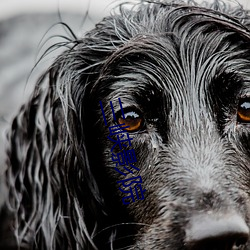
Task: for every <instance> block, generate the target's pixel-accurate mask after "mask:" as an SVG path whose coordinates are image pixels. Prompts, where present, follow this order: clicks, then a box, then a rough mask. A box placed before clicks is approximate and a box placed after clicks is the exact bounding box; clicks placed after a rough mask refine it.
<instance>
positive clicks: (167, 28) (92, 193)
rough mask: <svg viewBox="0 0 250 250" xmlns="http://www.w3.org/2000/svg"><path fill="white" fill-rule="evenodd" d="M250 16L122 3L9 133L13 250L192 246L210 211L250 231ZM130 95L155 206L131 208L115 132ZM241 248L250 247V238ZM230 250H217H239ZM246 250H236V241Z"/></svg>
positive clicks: (221, 9) (76, 45)
mask: <svg viewBox="0 0 250 250" xmlns="http://www.w3.org/2000/svg"><path fill="white" fill-rule="evenodd" d="M249 27H250V18H249V16H248V12H246V11H244V10H243V9H242V8H241V7H240V6H239V7H234V8H232V7H230V6H229V5H227V4H224V3H222V2H219V1H214V3H212V4H210V5H208V4H205V5H203V7H197V6H196V4H195V3H194V2H193V1H188V2H182V1H175V2H173V3H159V2H155V3H153V2H151V3H149V2H142V3H140V4H137V5H135V6H133V7H132V8H131V7H130V9H128V8H126V6H121V7H120V8H119V10H118V11H117V12H115V13H114V14H113V15H112V16H110V17H107V18H105V19H104V20H103V21H102V22H100V23H99V24H97V25H96V28H95V29H93V30H92V31H90V32H89V33H87V34H86V35H85V36H84V37H83V38H76V39H75V40H73V41H71V42H70V43H69V44H68V46H69V48H68V49H67V50H66V51H65V52H64V53H63V54H62V55H61V56H59V57H58V58H57V59H56V60H55V62H54V64H53V65H52V66H51V67H50V68H49V69H48V71H47V72H46V73H45V74H44V75H43V76H42V77H41V79H40V80H39V81H38V83H37V85H36V89H35V91H34V93H33V95H32V98H31V99H30V101H28V102H27V103H26V104H25V105H24V106H23V107H22V108H21V110H20V113H19V114H18V115H17V116H16V118H15V119H14V121H13V124H12V128H11V130H10V133H9V142H10V147H9V150H8V160H7V164H8V170H7V172H6V180H7V186H8V190H9V195H8V197H9V199H8V201H6V205H5V207H4V208H3V209H2V211H3V212H2V217H1V218H2V221H3V220H5V224H4V223H3V222H2V231H3V232H2V233H1V235H2V241H1V244H2V246H3V249H7V248H8V247H9V248H11V247H13V249H17V247H16V246H19V248H20V249H44V250H45V249H84V250H87V249H101V250H105V249H128V250H132V249H145V250H153V249H157V250H173V249H174V250H176V249H180V250H182V249H205V248H204V246H198V247H196V248H195V247H194V248H192V247H190V246H189V238H188V236H189V235H188V232H189V231H188V228H190V224H191V223H192V218H194V216H196V215H200V214H207V215H209V214H222V215H224V214H232V215H234V214H237V215H238V216H240V217H241V218H242V219H243V220H244V223H246V225H250V207H249V205H250V204H249V203H250V202H249V201H250V193H249V190H250V189H249V188H250V184H249V183H250V171H249V162H250V158H249V157H250V143H249V142H250V125H249V124H248V123H244V122H242V121H240V120H239V119H238V118H237V110H238V108H239V104H240V103H242V102H246V103H249V98H248V97H249V96H250V94H249V93H250V31H249ZM118 98H121V100H122V103H123V108H124V110H125V112H128V111H133V112H135V113H136V114H138V115H140V117H141V118H142V119H143V120H144V124H143V126H142V128H141V129H140V130H139V131H137V132H134V133H131V134H130V136H131V137H132V138H133V141H132V147H131V148H133V149H135V152H136V156H137V163H136V164H135V166H136V167H138V168H139V169H140V172H139V175H140V176H141V177H142V180H143V188H145V189H146V192H145V193H144V195H145V199H144V200H138V201H135V202H134V203H131V204H129V205H124V204H123V203H122V197H123V195H125V194H122V193H121V192H120V191H119V189H118V188H119V187H120V184H119V183H117V181H119V180H122V179H125V178H130V177H132V176H133V174H131V173H129V174H128V175H127V176H126V177H124V176H123V175H120V174H119V173H118V172H116V171H115V170H114V167H115V164H114V162H113V161H112V160H111V153H110V149H111V147H112V145H113V144H112V142H111V141H109V140H108V139H107V136H108V127H106V126H105V124H104V121H103V117H102V112H101V109H100V106H99V101H102V103H103V107H104V110H105V114H106V118H107V122H108V126H111V125H115V123H114V121H113V116H112V112H111V109H110V106H109V101H113V105H114V110H115V112H116V114H119V112H120V106H119V103H118ZM243 238H244V239H243V241H241V243H240V244H241V245H240V246H239V247H241V248H237V249H250V244H247V241H248V237H247V235H244V237H243ZM233 244H234V243H232V246H229V247H226V246H225V245H223V246H221V245H217V246H214V245H213V246H212V247H211V248H209V249H236V248H233ZM237 244H239V243H237Z"/></svg>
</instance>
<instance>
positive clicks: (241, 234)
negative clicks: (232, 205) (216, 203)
mask: <svg viewBox="0 0 250 250" xmlns="http://www.w3.org/2000/svg"><path fill="white" fill-rule="evenodd" d="M248 238H249V228H248V226H247V224H246V222H245V221H244V220H243V218H242V217H240V216H239V215H237V214H226V215H225V214H224V215H214V214H206V215H198V216H194V217H192V218H191V220H190V223H189V225H188V227H187V230H186V239H185V243H186V246H187V249H189V250H236V249H238V250H239V249H245V248H244V246H245V245H246V243H247V241H248Z"/></svg>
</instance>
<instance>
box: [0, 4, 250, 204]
mask: <svg viewBox="0 0 250 250" xmlns="http://www.w3.org/2000/svg"><path fill="white" fill-rule="evenodd" d="M124 1H125V0H0V174H1V172H3V169H4V163H3V162H4V148H5V144H6V143H5V139H4V138H5V137H6V136H5V134H6V132H5V131H6V128H8V127H9V126H10V124H11V120H12V117H13V115H14V114H15V113H16V112H18V109H19V107H20V105H21V104H22V103H23V102H24V100H25V99H27V96H28V95H29V94H30V92H31V90H32V89H33V87H34V83H35V82H36V80H37V78H38V76H39V75H40V74H41V72H43V71H44V70H45V69H46V68H48V66H49V65H50V64H51V61H52V60H53V59H54V58H55V57H56V55H57V54H58V53H60V50H58V51H55V52H53V53H50V54H49V55H48V56H46V58H44V59H43V60H42V62H41V63H39V65H38V66H36V67H35V69H34V70H32V68H33V67H34V65H35V64H36V62H37V60H38V59H39V57H40V56H41V55H42V54H43V53H44V52H45V51H46V49H47V48H48V47H49V46H50V45H52V44H54V43H56V42H58V41H63V40H62V39H60V38H58V37H57V38H56V37H53V36H55V35H65V34H68V33H67V31H66V29H65V28H63V27H62V25H54V24H56V23H58V22H60V21H63V22H65V23H67V24H68V25H69V26H70V27H71V28H72V29H73V31H74V33H75V34H76V35H78V36H81V35H83V34H84V33H85V32H86V31H88V30H90V29H91V28H93V27H94V25H95V23H97V22H98V21H100V20H101V19H102V18H103V17H104V16H105V15H108V13H109V12H110V10H111V9H112V8H113V7H114V6H116V5H118V4H119V3H121V2H124ZM130 1H131V0H130ZM132 1H133V0H132ZM200 1H202V0H200ZM207 1H212V0H207ZM225 2H228V3H231V4H236V5H237V4H239V3H240V4H242V5H243V6H244V7H245V8H246V9H250V0H239V1H238V2H237V1H235V0H225ZM49 38H50V39H49ZM0 198H1V197H0ZM0 203H1V202H0Z"/></svg>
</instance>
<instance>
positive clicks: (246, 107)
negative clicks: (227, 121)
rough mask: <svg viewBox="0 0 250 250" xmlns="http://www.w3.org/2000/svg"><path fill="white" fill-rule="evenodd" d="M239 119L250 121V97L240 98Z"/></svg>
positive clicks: (239, 120) (244, 121)
mask: <svg viewBox="0 0 250 250" xmlns="http://www.w3.org/2000/svg"><path fill="white" fill-rule="evenodd" d="M237 121H238V122H243V123H250V98H244V99H242V100H240V102H239V106H238V111H237Z"/></svg>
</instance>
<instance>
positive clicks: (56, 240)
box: [6, 25, 118, 249]
mask: <svg viewBox="0 0 250 250" xmlns="http://www.w3.org/2000/svg"><path fill="white" fill-rule="evenodd" d="M103 27H104V25H103V26H102V25H100V26H99V28H97V29H96V30H94V31H92V33H90V34H89V35H87V37H86V38H84V39H82V40H77V41H74V42H73V45H72V46H71V48H70V49H68V50H67V51H65V52H64V53H63V54H62V55H60V56H59V57H58V58H57V59H56V61H55V62H54V64H53V65H52V66H51V67H50V68H49V70H48V71H47V72H46V73H45V74H44V75H43V77H42V78H41V79H40V80H39V81H38V83H37V85H36V87H35V90H34V92H33V95H32V97H31V99H30V100H29V102H27V103H26V104H25V105H23V106H22V108H21V110H20V112H19V114H18V115H17V116H16V117H15V119H14V120H13V124H12V128H11V131H10V132H9V141H10V146H9V149H8V159H7V165H8V169H7V171H6V180H7V186H8V189H9V200H8V202H7V206H8V209H9V211H10V212H11V213H12V215H13V217H14V219H13V223H14V226H13V227H14V229H13V233H14V234H15V236H16V240H17V244H18V245H19V246H22V247H23V248H25V247H27V248H30V247H31V245H36V247H37V248H38V249H52V248H53V249H55V248H56V247H58V246H60V247H59V248H60V249H62V247H63V249H69V248H70V249H71V248H72V249H77V248H81V249H95V246H94V243H93V241H92V239H91V234H92V233H93V231H94V229H95V226H96V225H95V224H96V222H95V219H96V218H97V217H98V216H99V214H100V213H103V212H102V209H103V198H102V196H101V195H100V192H99V188H98V184H97V182H96V180H95V178H94V177H93V174H92V169H91V163H90V161H89V157H88V148H87V144H86V133H91V131H86V129H87V128H88V126H87V125H86V119H87V117H85V114H86V109H91V107H86V103H87V101H88V98H89V95H90V92H91V85H92V84H93V83H94V82H95V81H96V80H97V79H98V77H99V72H100V71H101V67H102V65H103V64H104V63H105V60H106V58H107V57H108V56H109V55H110V54H111V53H112V52H113V50H114V49H115V44H114V42H113V43H111V42H108V41H107V38H108V39H110V40H112V38H110V28H109V27H106V28H105V30H104V28H103ZM94 33H95V36H94ZM107 33H109V34H108V35H107ZM111 35H112V34H111ZM92 37H95V38H92ZM110 40H109V41H110ZM113 40H116V41H117V40H118V39H117V38H116V39H113ZM88 112H89V111H88ZM89 217H91V221H92V223H91V224H88V225H87V224H86V218H87V219H89ZM56 249H57V248H56Z"/></svg>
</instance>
